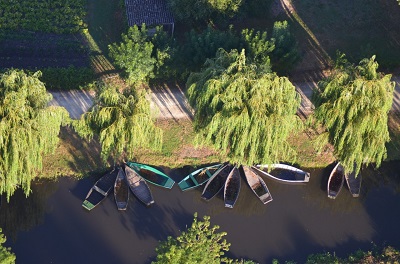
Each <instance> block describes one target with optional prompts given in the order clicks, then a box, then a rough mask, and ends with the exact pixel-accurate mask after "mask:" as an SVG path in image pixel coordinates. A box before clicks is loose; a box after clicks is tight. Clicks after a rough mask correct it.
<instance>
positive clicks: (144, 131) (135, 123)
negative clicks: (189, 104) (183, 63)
mask: <svg viewBox="0 0 400 264" xmlns="http://www.w3.org/2000/svg"><path fill="white" fill-rule="evenodd" d="M98 88H99V92H98V93H97V96H96V99H95V102H94V105H93V107H92V109H91V110H90V111H89V112H86V113H85V114H83V115H82V117H81V119H80V120H78V121H75V122H74V123H73V125H74V128H75V130H76V131H77V132H78V134H79V135H80V136H82V137H84V138H87V139H92V138H93V136H94V135H96V136H99V140H100V144H101V147H102V149H101V156H102V159H103V161H104V162H106V161H107V159H108V158H115V159H118V158H120V157H121V155H123V154H125V155H127V157H128V158H132V157H133V154H134V152H135V150H136V149H137V148H139V147H147V148H151V149H155V150H160V149H161V144H162V131H161V129H160V128H158V127H156V126H155V125H154V123H153V120H152V116H151V113H150V103H149V101H148V100H147V99H146V98H145V92H144V91H143V90H139V91H136V90H135V89H127V90H125V91H124V92H123V93H120V92H119V91H118V90H117V89H116V88H114V87H112V86H110V85H107V84H99V87H98Z"/></svg>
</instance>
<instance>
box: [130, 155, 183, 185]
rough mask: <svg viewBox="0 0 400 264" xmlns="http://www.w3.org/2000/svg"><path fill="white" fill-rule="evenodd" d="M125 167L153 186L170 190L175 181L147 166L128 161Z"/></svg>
mask: <svg viewBox="0 0 400 264" xmlns="http://www.w3.org/2000/svg"><path fill="white" fill-rule="evenodd" d="M126 165H128V167H130V168H132V169H133V170H135V172H136V173H138V174H139V175H140V176H142V177H143V178H144V179H145V180H146V181H148V182H150V183H152V184H154V185H157V186H160V187H164V188H167V189H171V188H172V186H174V184H175V181H174V180H173V179H171V178H170V177H169V176H168V175H166V174H165V173H163V172H161V171H159V170H157V169H156V168H154V167H151V166H149V165H146V164H142V163H137V162H130V161H128V162H126Z"/></svg>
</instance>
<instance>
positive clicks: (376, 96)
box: [314, 55, 395, 174]
mask: <svg viewBox="0 0 400 264" xmlns="http://www.w3.org/2000/svg"><path fill="white" fill-rule="evenodd" d="M339 60H340V62H339V63H338V64H337V66H336V68H335V70H334V72H333V74H332V75H331V76H329V77H328V78H326V79H324V80H322V81H320V82H319V84H318V87H319V89H320V93H317V94H315V95H314V103H315V105H316V109H315V113H314V116H315V119H316V121H318V123H319V124H322V125H323V126H324V127H325V128H326V132H325V133H322V134H321V135H320V136H319V138H318V143H319V144H320V146H322V145H324V144H327V143H330V144H332V145H333V147H334V155H335V156H336V157H337V159H338V160H339V161H340V162H341V163H342V164H343V166H344V168H345V170H346V171H347V172H349V173H350V172H352V171H354V170H355V171H356V174H358V172H359V171H360V168H361V165H362V164H363V163H365V164H369V163H376V164H377V166H378V167H379V166H380V164H381V162H382V160H383V159H384V158H386V147H385V144H386V143H387V142H389V140H390V137H389V131H388V112H389V110H390V108H391V106H392V102H393V92H394V87H395V84H394V82H391V81H390V79H391V75H390V74H388V75H384V74H381V73H378V72H377V69H378V63H377V62H376V61H375V56H372V57H371V58H370V59H363V60H362V61H361V62H360V63H359V65H358V66H354V65H351V64H349V63H348V62H347V60H346V59H345V58H344V55H341V56H340V58H339ZM354 164H355V165H354Z"/></svg>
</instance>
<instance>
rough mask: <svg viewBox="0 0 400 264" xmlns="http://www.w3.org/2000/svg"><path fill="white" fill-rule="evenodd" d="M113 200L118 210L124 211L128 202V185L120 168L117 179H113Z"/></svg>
mask: <svg viewBox="0 0 400 264" xmlns="http://www.w3.org/2000/svg"><path fill="white" fill-rule="evenodd" d="M114 198H115V203H116V204H117V208H118V210H126V208H127V207H128V201H129V185H128V182H127V181H126V175H125V171H124V169H123V168H122V167H119V169H118V174H117V178H116V179H115V184H114Z"/></svg>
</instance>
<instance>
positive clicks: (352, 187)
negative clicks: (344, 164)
mask: <svg viewBox="0 0 400 264" xmlns="http://www.w3.org/2000/svg"><path fill="white" fill-rule="evenodd" d="M345 179H346V182H347V186H348V187H349V191H350V193H351V195H352V196H353V197H358V196H360V192H361V181H362V176H361V173H359V174H358V175H357V177H356V173H355V171H353V172H352V173H346V174H345Z"/></svg>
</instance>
